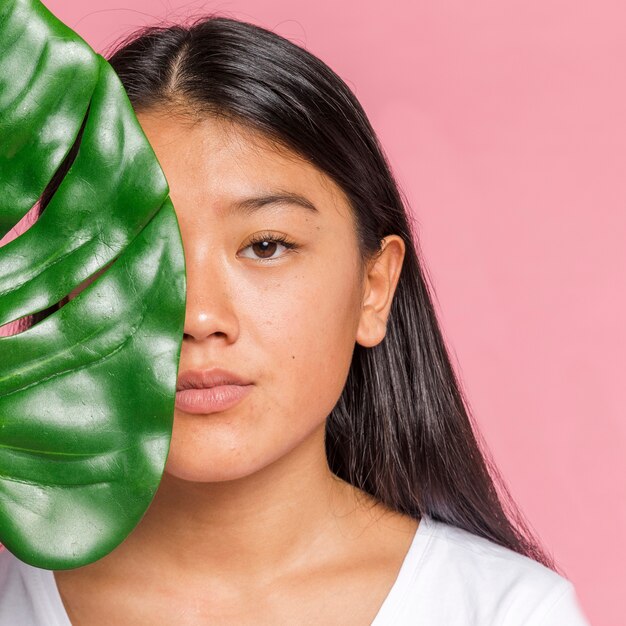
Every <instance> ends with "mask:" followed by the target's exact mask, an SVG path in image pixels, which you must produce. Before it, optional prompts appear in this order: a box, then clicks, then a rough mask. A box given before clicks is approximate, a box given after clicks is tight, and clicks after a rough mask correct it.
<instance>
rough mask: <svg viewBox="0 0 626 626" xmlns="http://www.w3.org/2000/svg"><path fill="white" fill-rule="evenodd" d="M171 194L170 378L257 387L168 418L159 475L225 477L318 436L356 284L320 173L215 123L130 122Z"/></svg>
mask: <svg viewBox="0 0 626 626" xmlns="http://www.w3.org/2000/svg"><path fill="white" fill-rule="evenodd" d="M138 119H139V121H140V123H141V125H142V127H143V129H144V132H145V133H146V135H147V137H148V139H149V141H150V143H151V145H152V146H153V148H154V150H155V153H156V155H157V158H158V160H159V162H160V164H161V166H162V168H163V170H164V172H165V175H166V177H167V179H168V182H169V185H170V194H171V198H172V201H173V204H174V207H175V210H176V214H177V217H178V222H179V226H180V230H181V236H182V240H183V246H184V250H185V262H186V271H187V303H186V318H185V328H184V331H185V336H184V339H183V345H182V350H181V359H180V367H179V375H180V374H182V373H183V372H185V371H186V370H189V369H200V370H201V369H209V368H214V367H220V368H224V369H226V370H229V371H231V372H234V373H236V374H239V375H240V376H242V377H245V378H247V379H249V380H251V381H253V385H254V386H253V389H252V392H251V393H249V394H247V396H246V397H245V398H244V399H243V400H242V401H241V402H239V403H238V404H237V405H236V406H234V407H232V408H230V409H228V410H225V411H221V412H214V413H211V414H208V415H193V414H189V413H185V412H184V411H180V410H177V411H176V413H175V420H174V432H173V436H172V444H171V447H170V456H169V457H168V465H167V467H166V469H167V471H169V472H170V473H172V474H176V475H178V476H180V477H183V478H186V479H189V480H198V481H214V480H227V479H232V478H235V477H237V476H243V475H246V474H249V473H251V472H254V471H256V470H258V469H260V468H262V467H264V466H265V465H268V464H269V463H271V462H273V461H275V460H276V459H278V458H280V457H281V456H282V455H285V454H287V453H288V452H289V451H290V450H292V449H294V448H295V447H296V446H297V445H298V444H299V443H301V442H302V441H304V440H305V439H306V438H307V437H308V436H309V435H311V433H312V432H313V431H315V430H316V429H319V427H320V425H321V424H323V423H324V421H325V419H326V417H327V416H328V414H329V413H330V411H331V410H332V408H333V406H334V405H335V403H336V402H337V400H338V398H339V396H340V394H341V391H342V389H343V386H344V384H345V381H346V378H347V374H348V371H349V367H350V362H351V359H352V353H353V350H354V345H355V334H356V330H357V326H358V323H359V316H360V311H361V307H360V305H361V300H362V295H363V294H362V287H361V285H362V283H361V276H360V274H359V267H360V266H359V264H358V250H357V240H356V233H355V228H354V222H353V217H352V213H351V209H350V207H349V204H348V201H347V199H346V197H345V195H344V194H343V192H342V191H341V190H340V188H339V187H338V186H337V185H336V184H335V183H334V182H333V181H332V180H331V179H330V178H329V177H328V176H326V175H325V174H323V173H322V172H320V171H319V170H318V169H317V168H315V167H314V166H313V165H311V164H310V163H309V162H307V161H306V160H303V159H301V158H299V157H298V156H297V155H296V154H295V153H293V152H291V151H289V150H287V149H285V148H279V147H278V146H276V145H275V144H273V143H272V142H271V141H270V140H269V139H267V138H266V137H265V136H263V135H262V134H260V133H257V132H255V131H254V130H252V129H250V128H248V127H245V126H242V125H239V124H237V123H234V122H232V121H228V120H226V119H224V118H217V117H210V116H207V117H203V118H202V119H195V120H192V119H191V118H188V117H183V116H179V115H171V114H169V113H167V112H166V111H164V110H159V109H154V110H150V111H144V112H140V113H138Z"/></svg>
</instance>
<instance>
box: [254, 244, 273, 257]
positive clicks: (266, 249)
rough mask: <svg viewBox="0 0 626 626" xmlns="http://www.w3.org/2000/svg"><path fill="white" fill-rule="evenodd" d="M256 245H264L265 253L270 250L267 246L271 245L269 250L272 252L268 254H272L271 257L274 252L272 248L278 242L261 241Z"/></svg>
mask: <svg viewBox="0 0 626 626" xmlns="http://www.w3.org/2000/svg"><path fill="white" fill-rule="evenodd" d="M255 245H257V246H263V252H264V253H267V252H268V248H267V247H266V246H270V248H269V252H270V254H268V255H267V256H270V257H271V256H272V253H273V252H274V250H273V249H272V245H274V246H275V245H276V244H275V243H273V242H271V241H261V242H258V243H256V244H255Z"/></svg>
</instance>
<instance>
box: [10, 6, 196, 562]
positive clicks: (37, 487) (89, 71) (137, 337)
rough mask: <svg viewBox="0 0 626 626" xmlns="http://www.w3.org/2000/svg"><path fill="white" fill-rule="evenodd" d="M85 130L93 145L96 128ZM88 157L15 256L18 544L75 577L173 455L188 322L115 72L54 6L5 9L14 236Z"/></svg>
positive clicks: (123, 530) (138, 136) (13, 544)
mask: <svg viewBox="0 0 626 626" xmlns="http://www.w3.org/2000/svg"><path fill="white" fill-rule="evenodd" d="M83 126H84V128H83V130H82V134H81V133H80V131H81V128H82V127H83ZM75 141H79V142H80V143H79V147H78V152H77V154H76V158H75V160H74V162H73V163H72V165H71V167H70V168H69V171H68V172H67V173H66V175H65V177H64V178H63V180H62V182H61V184H60V185H59V187H58V189H57V191H56V193H55V194H54V195H53V196H52V199H51V200H50V202H49V204H48V205H47V206H46V208H45V210H44V212H43V213H42V215H41V217H40V218H39V220H38V221H36V222H35V223H34V224H33V225H32V226H31V227H30V229H28V230H27V231H26V232H24V233H23V234H22V235H20V236H19V237H17V238H16V239H14V240H12V241H10V242H9V243H8V244H6V245H4V246H3V247H0V325H3V324H6V323H8V322H11V321H14V320H17V319H20V318H22V317H23V316H27V315H31V314H33V313H36V312H38V311H43V310H45V309H47V308H48V307H50V306H53V305H55V304H57V303H58V302H60V301H61V300H62V299H63V298H64V297H65V296H66V295H67V294H68V293H70V292H71V291H72V290H73V289H75V288H76V287H78V286H79V285H81V283H83V282H84V281H85V280H86V279H88V278H89V277H92V276H93V275H94V274H97V273H98V272H100V274H99V275H98V276H97V277H96V279H95V280H94V281H93V282H92V283H91V284H89V285H88V286H87V287H86V288H85V289H84V290H82V291H81V292H80V293H79V294H78V295H77V296H76V297H74V298H73V299H72V300H70V301H69V302H68V303H67V304H65V305H64V306H62V307H61V308H59V309H58V310H55V311H54V312H53V313H52V314H51V315H49V316H48V317H46V318H45V319H43V320H42V321H40V322H38V323H36V324H35V325H34V326H32V327H31V328H28V329H27V330H26V331H25V332H22V333H20V334H17V335H13V336H8V337H1V338H0V542H2V543H3V544H4V545H5V546H6V547H7V548H8V549H9V551H11V552H12V553H13V554H15V555H16V556H17V557H18V558H19V559H21V560H22V561H24V562H26V563H29V564H31V565H34V566H36V567H41V568H45V569H55V570H60V569H69V568H75V567H80V566H82V565H86V564H88V563H92V562H94V561H96V560H98V559H100V558H101V557H103V556H105V555H106V554H108V553H109V552H111V551H112V550H113V549H114V548H115V547H117V546H118V545H119V544H120V543H121V542H122V541H123V540H124V539H125V538H126V537H127V536H128V535H129V534H130V532H131V531H132V530H133V528H135V526H136V525H137V524H138V523H139V521H140V520H141V517H142V516H143V515H144V513H145V511H146V510H147V508H148V506H149V504H150V502H151V501H152V499H153V497H154V495H155V493H156V490H157V487H158V485H159V482H160V480H161V477H162V475H163V471H164V467H165V461H166V458H167V454H168V452H169V446H170V440H171V432H172V424H173V414H174V401H175V393H176V378H177V374H178V363H179V357H180V349H181V342H182V333H183V324H184V316H185V297H186V292H185V290H186V278H185V262H184V254H183V247H182V239H181V235H180V230H179V226H178V222H177V220H176V214H175V212H174V207H173V205H172V202H171V200H170V197H169V187H168V184H167V181H166V179H165V176H164V174H163V171H162V170H161V167H160V165H159V163H158V161H157V158H156V155H155V154H154V151H153V149H152V147H151V146H150V144H149V142H148V140H147V138H146V136H145V134H144V133H143V131H142V129H141V126H140V125H139V122H138V121H137V118H136V116H135V113H134V110H133V108H132V106H131V104H130V101H129V99H128V96H127V94H126V92H125V90H124V88H123V86H122V84H121V82H120V80H119V78H118V77H117V75H116V74H115V72H114V71H113V69H112V68H111V66H110V65H109V64H108V62H107V61H106V60H105V59H104V58H103V57H102V56H100V55H99V54H96V53H95V52H94V51H93V50H92V49H91V48H90V47H89V46H88V45H87V44H86V43H85V42H84V41H83V40H82V39H81V38H80V37H79V36H78V35H77V34H76V33H75V32H73V31H72V30H71V29H69V28H68V27H67V26H65V25H64V24H63V23H62V22H60V21H59V20H58V19H57V18H56V17H55V16H54V15H52V14H51V13H50V12H49V11H48V10H47V9H46V8H45V7H44V6H43V5H42V4H41V3H40V2H38V1H37V0H2V1H1V2H0V237H2V236H3V235H4V234H5V233H7V232H8V231H9V230H10V229H11V228H13V227H14V226H15V224H16V223H17V222H18V221H19V220H20V219H21V218H22V217H23V216H24V215H25V213H26V212H28V211H29V210H30V209H31V207H33V205H34V204H35V203H36V202H37V200H38V199H39V197H40V195H41V193H42V192H43V190H44V189H45V188H46V186H47V185H48V183H49V182H50V180H51V179H52V177H53V176H54V174H55V172H56V171H57V170H58V169H59V167H60V165H61V163H62V162H63V161H64V159H65V157H66V156H67V155H68V154H69V152H70V149H71V148H72V146H73V144H74V142H75Z"/></svg>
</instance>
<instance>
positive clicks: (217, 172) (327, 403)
mask: <svg viewBox="0 0 626 626" xmlns="http://www.w3.org/2000/svg"><path fill="white" fill-rule="evenodd" d="M109 60H110V63H111V64H112V66H113V68H114V69H115V70H116V72H117V73H118V75H119V76H120V79H121V80H122V82H123V84H124V86H125V88H126V90H127V92H128V95H129V97H130V100H131V102H132V104H133V106H134V108H135V111H136V112H137V117H138V119H139V121H140V123H141V125H142V127H143V129H144V131H145V133H146V136H147V137H148V139H149V141H150V143H151V144H152V146H153V148H154V150H155V152H156V155H157V157H158V159H159V162H160V163H161V165H162V167H163V170H164V172H165V174H166V177H167V179H168V182H169V184H170V190H171V197H172V201H173V203H174V206H175V208H176V213H177V217H178V220H179V225H180V228H181V234H182V238H183V244H184V249H185V259H186V268H187V305H186V319H185V329H184V330H185V335H184V339H183V345H182V351H181V361H180V367H179V391H178V392H177V399H176V410H175V416H174V428H173V433H172V442H171V447H170V453H169V456H168V459H167V465H166V468H165V473H164V475H163V478H162V481H161V484H160V486H159V490H158V492H157V495H156V497H155V499H154V501H153V502H152V503H151V506H150V508H149V509H148V511H147V512H146V515H145V516H144V517H143V518H142V520H141V522H140V524H139V525H138V526H137V527H136V529H135V530H134V531H133V533H132V534H131V535H130V536H129V537H128V538H127V539H126V540H125V541H124V542H123V543H122V544H121V545H120V546H119V547H118V548H117V549H116V550H114V551H113V552H111V553H110V554H109V555H107V556H106V557H104V558H102V559H100V560H99V561H97V562H95V563H92V564H90V565H88V566H85V567H81V568H77V569H74V570H63V571H56V572H48V571H45V570H37V568H32V567H29V566H26V565H25V564H15V566H16V567H20V568H21V569H20V571H21V572H22V576H23V579H24V580H26V581H27V584H26V588H28V584H29V583H28V581H30V582H31V584H32V585H33V587H32V588H34V584H35V583H34V582H33V581H35V579H36V580H37V581H38V584H40V583H43V585H44V588H43V590H42V589H41V588H40V594H42V596H43V595H44V594H49V595H48V599H49V601H50V602H51V604H49V605H48V610H49V611H53V613H54V616H55V617H56V619H57V621H56V622H54V621H53V620H52V618H51V621H50V622H49V623H58V624H68V623H70V621H69V620H71V624H74V626H76V625H83V624H88V625H96V624H233V625H247V624H255V625H259V624H273V625H274V624H341V625H342V626H346V625H354V626H365V625H367V624H373V625H374V626H387V625H402V624H429V625H435V624H436V625H438V624H442V625H446V626H451V625H461V624H463V625H465V624H480V625H482V624H503V625H514V624H515V625H517V624H519V625H522V624H524V625H533V624H536V625H539V624H541V625H549V624H550V625H556V624H568V625H570V626H576V625H581V624H586V623H587V622H586V621H585V618H584V617H583V615H582V612H581V611H580V608H579V606H578V603H577V599H576V594H575V591H574V588H573V586H572V584H571V582H570V581H568V580H567V579H566V578H565V577H564V576H562V575H561V574H559V573H557V571H556V569H555V566H554V564H553V562H552V561H551V559H550V557H549V556H548V555H546V554H545V553H544V552H543V550H542V549H541V547H540V545H539V544H538V542H537V541H536V540H535V539H534V538H533V537H532V534H531V533H530V532H529V530H528V528H527V527H526V525H525V524H524V522H523V519H522V516H521V515H520V513H519V512H518V511H517V509H516V508H515V506H514V504H513V503H512V502H511V501H510V498H509V496H508V494H507V492H506V489H505V488H504V486H503V484H502V482H501V479H500V478H499V477H498V473H497V471H496V469H495V468H494V466H493V464H492V463H491V462H490V460H489V458H488V456H486V453H484V452H483V448H484V446H481V445H479V441H478V440H477V435H476V434H475V432H474V428H473V424H472V420H471V416H470V414H469V412H468V409H467V408H466V403H465V402H464V399H463V396H462V393H461V390H460V386H459V384H458V382H457V380H456V378H455V374H454V372H453V369H452V367H451V364H450V361H449V358H448V355H447V353H446V349H445V346H444V342H443V339H442V335H441V331H440V329H439V326H438V323H437V319H436V316H435V313H434V309H433V305H432V300H431V296H430V294H429V290H428V288H427V283H426V280H425V273H424V270H423V268H421V266H420V263H419V260H418V248H417V243H416V235H415V229H414V227H413V224H412V223H411V221H410V220H409V215H408V214H407V212H406V209H405V206H404V204H403V201H402V199H401V196H400V193H399V190H398V188H397V185H396V183H395V181H394V179H393V176H392V174H391V172H390V168H389V166H388V163H387V162H386V160H385V157H384V154H383V150H382V148H381V146H380V145H379V143H378V141H377V138H376V136H375V133H374V131H373V129H372V127H371V126H370V124H369V122H368V120H367V117H366V115H365V113H364V111H363V109H362V108H361V106H360V105H359V103H358V101H357V100H356V98H355V96H354V95H353V94H352V93H351V91H350V90H349V89H348V87H347V86H346V85H345V83H344V82H343V81H342V80H341V79H340V78H339V77H338V76H337V75H336V74H335V73H333V72H332V70H330V69H329V68H328V67H327V66H326V65H325V64H324V63H322V62H321V61H320V60H319V59H318V58H316V57H315V56H313V55H312V54H310V53H308V52H307V51H305V50H304V49H302V48H300V47H298V46H296V45H294V44H292V43H290V42H289V41H287V40H286V39H284V38H282V37H280V36H278V35H276V34H274V33H272V32H270V31H268V30H265V29H262V28H260V27H257V26H255V25H252V24H248V23H245V22H241V21H237V20H232V19H228V18H224V17H209V18H203V19H202V20H199V21H197V22H196V23H195V24H192V25H191V26H189V27H183V26H172V27H167V28H165V27H152V28H148V29H144V30H143V31H141V32H139V33H136V34H134V35H132V36H131V37H130V38H128V39H127V40H126V41H125V42H123V43H122V44H121V45H120V46H119V47H118V49H117V51H116V52H114V54H113V55H112V56H111V57H110V59H109ZM89 282H90V281H86V282H85V283H84V284H83V285H82V286H81V288H79V289H78V290H75V291H74V292H73V293H72V294H70V296H69V297H70V298H71V297H74V296H75V295H76V293H78V291H80V290H81V289H83V288H84V287H85V286H86V285H87V284H89ZM211 386H215V388H214V389H213V390H212V391H211V390H209V389H208V387H211ZM192 387H195V388H196V389H191V388H192ZM496 487H498V488H499V492H498V490H497V488H496ZM498 493H501V494H503V495H502V499H501V497H500V496H499V495H498ZM507 511H508V512H507ZM10 558H11V557H10V555H6V554H5V555H3V556H2V559H3V561H2V568H4V569H3V570H2V569H0V572H4V575H5V577H6V576H8V575H9V574H8V572H9V562H10ZM33 597H34V595H33V596H31V600H30V601H32V602H43V599H42V598H39V600H37V599H33ZM17 601H18V602H19V599H18V600H17ZM27 601H28V600H26V599H24V600H23V602H24V603H26V602H27ZM49 615H52V614H51V613H49Z"/></svg>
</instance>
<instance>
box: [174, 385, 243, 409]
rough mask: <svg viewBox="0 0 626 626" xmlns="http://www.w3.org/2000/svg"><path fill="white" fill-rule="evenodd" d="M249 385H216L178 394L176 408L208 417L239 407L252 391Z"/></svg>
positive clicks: (181, 391)
mask: <svg viewBox="0 0 626 626" xmlns="http://www.w3.org/2000/svg"><path fill="white" fill-rule="evenodd" d="M252 387H253V385H252V384H249V385H214V386H213V387H203V388H195V389H181V390H180V391H177V392H176V408H177V409H178V410H179V411H183V412H185V413H195V414H201V415H206V414H209V413H217V412H219V411H225V410H227V409H230V408H232V407H234V406H235V405H237V404H238V403H239V402H241V400H243V399H244V398H245V397H246V396H247V395H248V394H249V393H250V392H251V391H252Z"/></svg>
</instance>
